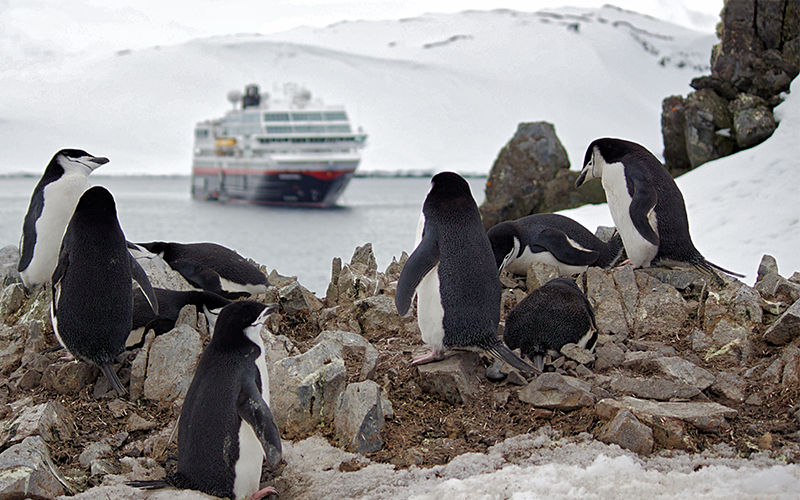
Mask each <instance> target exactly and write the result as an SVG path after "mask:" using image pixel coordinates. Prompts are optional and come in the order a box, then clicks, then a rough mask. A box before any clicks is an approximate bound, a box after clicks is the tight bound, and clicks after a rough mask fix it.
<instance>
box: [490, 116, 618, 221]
mask: <svg viewBox="0 0 800 500" xmlns="http://www.w3.org/2000/svg"><path fill="white" fill-rule="evenodd" d="M577 177H578V172H572V171H570V170H569V158H568V157H567V152H566V150H565V149H564V146H562V145H561V141H559V140H558V137H556V131H555V127H554V126H553V125H552V124H550V123H546V122H534V123H520V124H519V126H518V128H517V132H516V133H515V134H514V137H513V138H512V139H511V140H510V141H509V142H508V144H506V145H505V146H504V147H503V149H502V150H501V151H500V153H499V154H498V156H497V159H496V160H495V162H494V165H492V169H491V170H490V171H489V177H488V178H487V179H486V198H485V199H484V202H483V203H482V204H481V206H480V211H481V216H482V217H483V225H484V227H485V228H486V229H489V228H491V227H492V226H494V225H495V224H497V223H498V222H502V221H505V220H513V219H519V218H520V217H524V216H526V215H530V214H535V213H544V212H555V211H557V210H563V209H567V208H574V207H577V206H580V205H584V204H586V203H603V202H604V201H605V194H604V193H603V190H602V186H599V184H596V185H595V186H593V187H592V188H590V189H588V190H586V191H584V190H582V189H581V190H576V189H575V179H577Z"/></svg>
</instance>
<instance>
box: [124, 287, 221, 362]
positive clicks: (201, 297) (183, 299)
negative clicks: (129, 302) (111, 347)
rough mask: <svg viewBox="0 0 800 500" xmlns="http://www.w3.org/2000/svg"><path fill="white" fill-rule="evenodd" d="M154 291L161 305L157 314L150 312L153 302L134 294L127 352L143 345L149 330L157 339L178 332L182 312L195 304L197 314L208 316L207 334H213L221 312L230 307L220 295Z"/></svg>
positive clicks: (198, 291)
mask: <svg viewBox="0 0 800 500" xmlns="http://www.w3.org/2000/svg"><path fill="white" fill-rule="evenodd" d="M153 291H154V292H155V294H156V300H157V301H158V314H156V313H154V312H153V310H152V309H151V308H150V301H149V300H147V297H146V296H145V295H144V294H143V293H142V291H141V290H136V291H134V292H133V322H132V325H131V333H130V335H129V336H128V340H127V341H126V342H125V348H126V349H133V348H135V347H140V346H141V345H142V344H143V343H144V336H145V334H147V332H148V331H150V330H154V331H155V333H156V335H161V334H162V333H167V332H168V331H170V330H172V329H173V328H175V321H177V319H178V315H179V314H180V312H181V309H182V308H183V306H185V305H189V304H193V305H194V306H196V307H197V310H198V312H203V313H204V314H205V316H206V320H207V321H208V330H209V331H210V332H213V331H214V326H215V325H216V322H217V317H219V313H220V311H221V310H222V308H223V307H225V306H227V305H228V304H230V303H231V301H230V300H228V299H226V298H225V297H222V296H221V295H217V294H216V293H212V292H204V291H201V290H189V291H178V290H167V289H164V288H153Z"/></svg>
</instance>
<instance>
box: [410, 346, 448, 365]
mask: <svg viewBox="0 0 800 500" xmlns="http://www.w3.org/2000/svg"><path fill="white" fill-rule="evenodd" d="M442 359H444V352H442V351H437V350H436V349H434V350H432V351H431V352H429V353H427V354H423V355H421V356H415V357H414V358H412V359H411V365H412V366H413V365H424V364H425V363H432V362H433V361H441V360H442Z"/></svg>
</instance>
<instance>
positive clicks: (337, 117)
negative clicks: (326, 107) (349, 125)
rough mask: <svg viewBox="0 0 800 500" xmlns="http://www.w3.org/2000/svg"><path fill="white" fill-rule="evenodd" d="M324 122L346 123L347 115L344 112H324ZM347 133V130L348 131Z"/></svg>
mask: <svg viewBox="0 0 800 500" xmlns="http://www.w3.org/2000/svg"><path fill="white" fill-rule="evenodd" d="M325 120H327V121H329V122H333V121H346V120H347V114H346V113H345V112H344V111H326V112H325ZM348 132H349V130H348Z"/></svg>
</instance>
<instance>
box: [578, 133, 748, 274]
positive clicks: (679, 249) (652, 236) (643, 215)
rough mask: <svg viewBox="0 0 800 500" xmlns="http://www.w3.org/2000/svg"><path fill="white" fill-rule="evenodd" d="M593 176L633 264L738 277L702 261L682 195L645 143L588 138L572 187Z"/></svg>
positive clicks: (635, 265) (703, 259) (704, 260)
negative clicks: (689, 266)
mask: <svg viewBox="0 0 800 500" xmlns="http://www.w3.org/2000/svg"><path fill="white" fill-rule="evenodd" d="M597 178H599V179H601V181H602V183H603V189H604V190H605V192H606V199H607V200H608V208H609V210H610V211H611V217H612V218H613V219H614V224H615V225H616V227H617V230H618V231H619V233H620V235H621V236H622V242H623V243H624V245H625V252H626V253H627V254H628V260H629V261H630V263H631V264H632V265H633V266H634V267H649V266H651V265H654V264H655V265H658V264H670V263H671V262H684V263H688V264H692V265H693V266H695V267H696V268H698V269H700V270H702V271H705V272H707V273H712V274H713V270H714V269H717V270H719V271H722V272H724V273H726V274H730V275H732V276H737V277H740V278H741V277H743V275H741V274H737V273H734V272H731V271H728V270H727V269H723V268H721V267H719V266H718V265H716V264H712V263H711V262H708V261H707V260H706V259H705V258H704V257H703V256H702V255H701V254H700V252H699V251H697V249H696V248H695V246H694V244H693V243H692V238H691V236H689V219H688V217H687V215H686V205H685V204H684V201H683V195H682V194H681V192H680V190H679V189H678V186H677V184H675V181H674V180H673V179H672V176H670V175H669V172H668V171H667V169H666V167H664V165H663V164H662V163H661V162H660V161H658V159H657V158H656V157H655V156H653V154H652V153H651V152H650V151H648V150H647V149H646V148H644V147H643V146H641V145H639V144H636V143H635V142H630V141H626V140H622V139H613V138H603V139H597V140H595V141H593V142H592V143H591V144H590V145H589V147H588V149H587V150H586V155H585V156H584V160H583V170H582V171H581V174H580V176H579V177H578V179H577V180H576V181H575V187H580V186H581V185H582V184H584V183H585V182H586V181H588V180H590V179H597Z"/></svg>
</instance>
